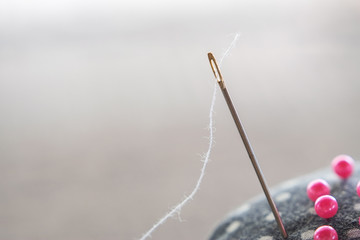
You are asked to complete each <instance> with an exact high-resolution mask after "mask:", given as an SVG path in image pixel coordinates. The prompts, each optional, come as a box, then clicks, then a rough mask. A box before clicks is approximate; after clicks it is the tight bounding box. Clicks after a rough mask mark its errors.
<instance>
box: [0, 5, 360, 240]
mask: <svg viewBox="0 0 360 240" xmlns="http://www.w3.org/2000/svg"><path fill="white" fill-rule="evenodd" d="M359 23H360V3H359V1H356V0H354V1H349V0H345V1H334V0H330V1H310V0H305V1H300V0H298V1H265V0H264V1H250V0H248V1H236V0H225V1H217V2H215V1H214V2H209V1H205V0H200V1H190V0H187V1H184V0H183V1H161V0H155V1H125V2H124V1H83V0H76V1H69V0H68V1H60V0H56V1H43V0H36V1H10V0H5V1H2V2H1V3H0V112H1V118H0V176H1V181H0V193H1V197H0V209H1V210H0V223H1V228H0V238H1V239H9V240H17V239H19V240H20V239H28V240H33V239H34V240H35V239H36V240H41V239H53V240H57V239H66V240H85V239H86V240H91V239H124V240H125V239H131V240H132V239H138V238H139V237H140V236H141V235H142V234H143V233H144V232H145V231H147V230H148V229H149V228H150V227H151V226H152V225H153V224H154V223H155V222H156V221H157V220H158V219H159V218H160V217H162V216H163V215H164V214H165V213H166V212H167V211H168V210H169V209H170V208H171V207H173V206H174V205H175V204H177V203H178V202H179V201H180V200H182V199H183V198H184V196H186V195H187V194H190V192H191V191H192V189H193V187H194V185H195V183H196V181H197V178H198V176H199V174H200V168H201V166H202V162H201V156H202V155H203V154H204V153H205V152H206V150H207V144H208V139H207V138H208V130H207V125H208V121H209V120H208V113H209V107H210V101H211V96H212V92H213V87H214V84H215V80H214V77H213V75H212V72H211V69H210V66H209V63H208V60H207V56H206V54H207V52H209V51H213V53H214V54H215V56H216V57H217V58H220V57H221V54H222V53H223V51H224V50H225V49H226V48H227V47H228V45H229V44H230V42H231V41H232V39H233V37H234V34H235V33H237V32H238V33H240V34H241V37H240V40H239V42H238V44H237V47H236V48H235V49H233V51H232V52H231V55H230V56H229V57H228V58H226V59H225V61H224V62H223V67H222V72H223V75H224V78H225V80H226V81H227V85H228V88H229V91H230V93H231V95H232V96H233V100H234V104H235V105H236V107H237V109H238V112H239V114H240V116H241V118H242V121H243V123H244V124H245V127H246V129H247V132H248V135H249V137H250V140H251V142H252V144H253V147H254V149H255V151H256V153H257V156H258V159H259V161H260V163H261V165H262V168H263V172H264V173H265V176H266V178H267V180H268V183H269V185H271V186H274V185H276V184H277V183H279V182H282V181H284V180H286V179H289V178H292V177H295V176H299V175H302V174H305V173H307V172H309V171H312V170H315V169H318V168H321V167H325V166H328V165H329V163H330V161H331V159H332V158H333V157H334V156H336V155H337V154H340V153H347V154H350V155H352V156H353V157H354V158H355V159H359V157H360V149H359V140H360V127H359V122H360V110H359V100H360V94H359V89H360V81H359V78H360V68H359V62H360V28H359ZM217 97H218V98H217V102H216V106H215V111H216V114H215V127H216V133H215V137H216V144H215V147H214V149H213V153H212V155H211V162H210V165H209V167H208V169H207V172H206V175H205V178H204V181H203V184H202V186H201V188H200V191H199V192H198V194H197V195H196V196H195V198H194V200H193V201H192V202H191V203H190V204H189V205H187V206H186V207H184V208H183V211H182V212H181V215H180V218H181V220H182V221H181V222H179V221H178V218H177V217H175V218H173V219H170V220H169V222H167V223H166V224H165V225H162V226H161V227H160V228H159V229H158V230H157V231H156V232H155V233H154V234H153V235H152V239H173V240H177V239H179V240H180V239H206V238H207V237H208V236H209V235H210V233H211V231H212V230H213V229H214V227H215V226H216V224H217V223H218V222H219V221H220V220H221V219H222V218H223V217H224V216H225V214H226V213H227V212H229V211H231V210H232V209H234V208H236V207H237V206H238V205H240V204H241V203H243V202H245V201H246V200H247V199H249V198H251V197H253V196H255V195H257V194H259V193H260V192H261V189H260V186H259V184H258V183H257V180H256V177H255V173H254V171H253V169H252V167H251V165H250V162H249V160H248V158H247V154H246V152H245V150H244V147H243V146H242V143H241V140H240V137H239V136H238V133H237V132H236V128H235V126H234V124H233V122H232V119H231V117H230V113H229V111H228V109H227V106H226V104H225V101H224V100H223V98H222V96H221V95H220V92H218V96H217Z"/></svg>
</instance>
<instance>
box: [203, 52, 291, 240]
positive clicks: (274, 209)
mask: <svg viewBox="0 0 360 240" xmlns="http://www.w3.org/2000/svg"><path fill="white" fill-rule="evenodd" d="M208 58H209V62H210V65H211V68H212V70H213V72H214V75H215V78H216V80H217V82H218V83H219V86H220V89H221V91H222V93H223V95H224V98H225V101H226V103H227V105H228V107H229V110H230V112H231V115H232V117H233V119H234V122H235V125H236V127H237V129H238V131H239V134H240V136H241V139H242V141H243V143H244V145H245V148H246V151H247V153H248V155H249V158H250V160H251V163H252V165H253V167H254V169H255V172H256V175H257V177H258V179H259V181H260V184H261V187H262V189H263V191H264V193H265V196H266V199H267V201H268V203H269V205H270V208H271V210H272V212H273V214H274V217H275V220H276V222H277V224H278V226H279V229H280V231H281V233H282V235H283V237H284V238H287V237H288V234H287V232H286V230H285V227H284V224H283V222H282V219H281V216H280V214H279V211H278V209H277V207H276V205H275V202H274V200H273V199H272V197H271V194H270V192H269V189H268V187H267V184H266V181H265V178H264V175H263V173H262V171H261V168H260V166H259V163H258V161H257V159H256V156H255V153H254V151H253V149H252V147H251V144H250V141H249V138H248V137H247V135H246V132H245V129H244V127H243V125H242V123H241V121H240V119H239V116H238V114H237V112H236V109H235V107H234V105H233V103H232V101H231V97H230V95H229V92H228V91H227V89H226V86H225V83H224V80H223V78H222V75H221V72H220V69H219V67H218V65H217V63H216V60H215V57H214V56H213V54H212V53H208Z"/></svg>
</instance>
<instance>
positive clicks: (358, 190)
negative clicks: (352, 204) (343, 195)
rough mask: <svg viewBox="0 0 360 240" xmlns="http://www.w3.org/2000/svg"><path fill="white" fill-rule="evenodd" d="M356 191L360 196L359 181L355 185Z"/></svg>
mask: <svg viewBox="0 0 360 240" xmlns="http://www.w3.org/2000/svg"><path fill="white" fill-rule="evenodd" d="M356 192H357V194H358V196H359V197H360V181H359V182H358V184H357V185H356Z"/></svg>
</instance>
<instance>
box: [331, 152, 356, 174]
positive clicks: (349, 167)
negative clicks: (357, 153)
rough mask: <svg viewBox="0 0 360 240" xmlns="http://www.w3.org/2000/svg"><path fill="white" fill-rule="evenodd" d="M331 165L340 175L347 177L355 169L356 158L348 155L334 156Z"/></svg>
mask: <svg viewBox="0 0 360 240" xmlns="http://www.w3.org/2000/svg"><path fill="white" fill-rule="evenodd" d="M331 165H332V168H333V170H334V172H335V173H336V174H337V175H338V176H339V177H341V178H343V179H346V178H348V177H350V175H351V174H352V172H353V170H354V159H352V157H350V156H348V155H339V156H337V157H335V158H334V160H333V161H332V163H331Z"/></svg>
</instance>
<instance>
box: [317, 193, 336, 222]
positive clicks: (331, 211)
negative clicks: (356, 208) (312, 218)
mask: <svg viewBox="0 0 360 240" xmlns="http://www.w3.org/2000/svg"><path fill="white" fill-rule="evenodd" d="M337 210H338V203H337V201H336V199H335V198H334V197H333V196H330V195H324V196H321V197H319V198H318V199H316V201H315V212H316V213H317V215H319V216H320V217H322V218H331V217H333V216H334V215H335V214H336V213H337Z"/></svg>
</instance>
